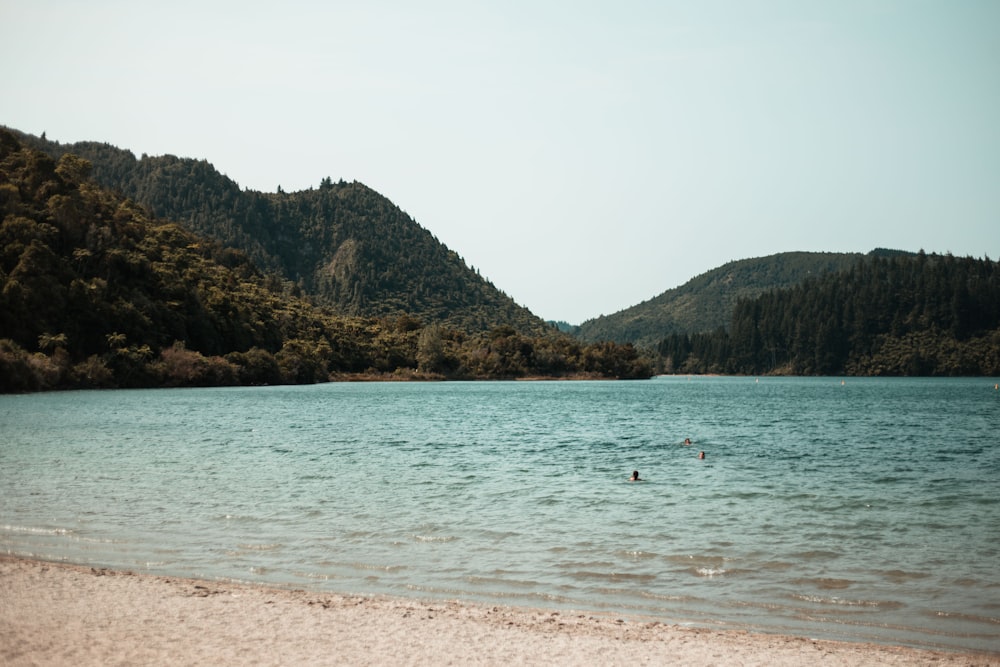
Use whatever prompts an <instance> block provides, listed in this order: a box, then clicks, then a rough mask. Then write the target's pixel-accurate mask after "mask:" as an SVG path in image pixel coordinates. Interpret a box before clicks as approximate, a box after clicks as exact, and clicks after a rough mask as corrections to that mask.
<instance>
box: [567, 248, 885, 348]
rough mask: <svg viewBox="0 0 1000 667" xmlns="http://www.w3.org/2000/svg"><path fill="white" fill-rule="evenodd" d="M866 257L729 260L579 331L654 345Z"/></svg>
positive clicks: (717, 323) (588, 337)
mask: <svg viewBox="0 0 1000 667" xmlns="http://www.w3.org/2000/svg"><path fill="white" fill-rule="evenodd" d="M873 252H874V253H876V254H893V252H894V251H883V250H876V251H873ZM861 257H862V255H861V254H859V253H826V252H786V253H780V254H776V255H770V256H768V257H757V258H754V259H743V260H739V261H735V262H729V263H728V264H724V265H723V266H720V267H719V268H717V269H713V270H711V271H708V272H706V273H703V274H701V275H700V276H697V277H695V278H692V279H691V280H689V281H688V282H687V283H685V284H684V285H681V286H680V287H676V288H674V289H670V290H667V291H666V292H663V293H662V294H660V295H659V296H656V297H653V298H652V299H650V300H648V301H644V302H642V303H640V304H637V305H635V306H632V307H630V308H626V309H625V310H622V311H619V312H617V313H614V314H612V315H602V316H601V317H598V318H595V319H592V320H588V321H586V322H584V323H583V324H581V325H580V327H579V328H578V329H577V331H576V332H575V333H576V335H577V336H578V337H579V338H580V339H581V340H584V341H597V340H613V341H617V342H620V343H633V344H635V345H637V346H639V347H645V348H650V347H654V346H655V345H656V344H657V343H658V342H659V341H660V340H661V339H662V338H664V337H665V336H667V335H669V334H674V333H698V332H703V331H714V330H715V329H717V328H719V327H725V326H728V325H729V321H730V318H731V317H732V313H733V308H734V307H735V306H736V303H737V301H739V300H740V299H745V298H751V297H755V296H757V295H759V294H763V293H764V292H766V291H768V290H771V289H776V288H781V287H789V286H792V285H796V284H799V283H801V282H802V281H803V280H805V279H806V278H809V277H811V276H818V275H822V274H824V273H827V272H831V271H843V270H846V269H848V268H850V267H851V266H852V265H854V264H855V263H856V262H857V261H858V260H859V259H860V258H861Z"/></svg>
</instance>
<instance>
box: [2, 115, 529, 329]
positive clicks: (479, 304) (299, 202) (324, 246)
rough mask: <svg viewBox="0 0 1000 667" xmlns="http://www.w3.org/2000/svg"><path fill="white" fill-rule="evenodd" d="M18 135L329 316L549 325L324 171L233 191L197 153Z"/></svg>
mask: <svg viewBox="0 0 1000 667" xmlns="http://www.w3.org/2000/svg"><path fill="white" fill-rule="evenodd" d="M15 133H16V132H15ZM16 134H19V133H16ZM19 136H20V137H21V138H22V140H23V141H25V142H26V143H28V144H29V145H30V146H32V147H34V148H37V149H39V150H42V151H44V152H46V153H48V154H49V155H50V156H52V157H53V159H56V160H58V159H59V158H60V157H61V156H62V155H64V154H66V153H72V154H74V155H78V156H80V157H83V158H85V159H87V160H89V161H90V162H91V163H92V164H93V178H94V179H95V180H96V181H97V182H98V183H99V184H101V185H102V186H104V187H106V188H109V189H111V190H114V191H117V192H120V193H122V194H124V195H125V196H127V197H129V198H131V199H134V200H135V201H137V202H139V203H140V204H142V205H143V206H146V207H148V208H149V209H150V211H151V213H152V214H153V215H155V216H157V217H160V218H166V219H170V220H174V221H177V222H179V223H181V224H183V225H184V226H185V227H187V228H188V229H190V230H192V231H194V232H197V233H199V234H204V235H206V236H209V237H211V238H214V239H217V240H218V241H219V242H221V243H222V244H223V245H225V246H227V247H231V248H236V249H238V250H241V251H242V252H244V253H246V254H247V255H248V256H249V257H250V258H251V259H252V260H253V261H254V262H255V263H257V265H258V266H259V267H261V268H262V269H264V270H266V271H273V272H277V273H278V274H279V275H280V276H281V277H283V278H284V279H285V280H287V281H290V282H291V283H292V284H293V285H294V286H295V287H296V288H297V289H298V290H300V292H301V293H304V294H306V295H308V296H309V297H310V298H312V299H313V300H314V301H315V302H316V303H317V304H319V305H323V306H329V307H331V308H333V309H334V310H335V311H336V312H338V313H339V314H342V315H351V316H363V317H396V316H400V315H404V314H406V315H409V316H413V317H416V318H418V319H420V320H421V321H423V322H424V323H438V324H443V325H446V326H450V327H455V328H459V329H462V330H464V331H468V332H475V331H486V330H489V329H490V328H492V327H495V326H499V325H504V326H511V327H513V328H514V329H515V330H517V331H519V332H521V333H525V334H532V335H533V334H540V333H542V332H543V331H545V330H546V329H547V328H548V327H547V326H546V325H545V323H544V322H543V321H542V320H541V319H540V318H538V317H536V316H535V315H533V314H532V313H531V312H530V311H528V310H527V309H526V308H524V307H522V306H519V305H518V304H516V303H515V302H514V301H513V299H511V298H510V297H508V296H507V295H506V294H504V293H502V292H501V291H500V290H498V289H497V288H496V287H495V286H494V285H493V284H491V283H490V282H489V281H487V280H485V279H484V278H483V277H482V276H480V275H479V274H478V273H477V272H476V271H474V270H472V269H471V268H470V267H469V266H468V265H466V263H465V261H463V259H462V258H461V257H459V256H458V254H456V253H455V252H454V251H452V250H449V249H448V248H447V247H446V246H445V245H443V244H442V243H440V242H439V241H438V240H437V239H436V238H435V237H434V236H433V235H432V234H431V233H430V232H428V231H427V230H426V229H424V228H423V227H421V226H420V225H419V224H417V223H416V222H415V221H413V220H412V219H411V218H410V217H409V216H408V215H407V214H406V213H404V212H403V211H402V210H400V209H399V208H398V207H397V206H395V205H394V204H393V203H392V202H390V201H389V200H388V199H386V198H385V197H383V196H382V195H380V194H379V193H377V192H375V191H374V190H372V189H371V188H368V187H366V186H364V185H362V184H361V183H357V182H353V183H346V182H343V181H341V182H338V183H334V182H332V181H331V180H330V179H324V180H323V181H322V182H321V183H320V185H319V187H318V188H317V189H310V190H305V191H301V192H293V193H285V192H281V191H280V190H279V192H278V193H276V194H270V193H261V192H255V191H251V190H241V189H240V188H239V186H238V185H237V184H236V183H235V182H234V181H232V180H231V179H229V178H228V177H226V176H224V175H222V174H220V173H219V172H218V171H217V170H216V169H215V168H214V167H213V166H212V165H211V164H209V163H208V162H206V161H204V160H193V159H187V158H178V157H175V156H172V155H164V156H160V157H148V156H145V155H144V156H142V158H141V159H137V158H136V157H135V155H134V154H132V153H131V152H130V151H127V150H122V149H120V148H116V147H114V146H110V145H108V144H102V143H95V142H81V143H75V144H59V143H56V142H52V141H48V140H45V139H42V138H38V137H33V136H30V135H24V134H19Z"/></svg>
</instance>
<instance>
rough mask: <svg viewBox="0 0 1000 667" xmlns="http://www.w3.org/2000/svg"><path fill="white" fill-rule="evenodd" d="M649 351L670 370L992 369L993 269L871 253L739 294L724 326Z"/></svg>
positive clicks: (996, 337) (999, 313) (996, 291)
mask: <svg viewBox="0 0 1000 667" xmlns="http://www.w3.org/2000/svg"><path fill="white" fill-rule="evenodd" d="M658 351H659V353H660V355H661V356H662V358H663V364H664V368H665V370H667V371H668V372H677V373H727V374H752V375H756V374H768V373H772V374H791V375H931V376H947V375H994V376H995V375H1000V267H998V266H997V264H996V263H995V262H993V261H991V260H990V259H989V258H985V259H974V258H970V257H965V258H958V257H953V256H951V255H933V254H932V255H928V254H925V253H923V252H920V253H918V254H916V255H909V254H896V253H875V254H872V255H870V256H867V257H865V258H864V259H862V260H861V261H859V262H857V263H856V264H855V265H854V266H853V267H851V268H850V269H848V270H847V271H843V272H838V273H829V274H826V275H823V276H819V277H815V278H810V279H807V280H806V281H804V282H803V283H801V284H800V285H797V286H795V287H791V288H786V289H780V290H772V291H769V292H767V293H765V294H763V295H761V296H759V297H756V298H753V299H743V300H741V301H739V302H738V303H737V305H736V307H735V309H734V311H733V315H732V319H731V321H730V323H729V328H728V330H726V329H724V328H719V329H717V330H716V331H714V332H710V333H699V334H672V335H670V336H667V337H666V338H664V339H663V340H662V341H661V342H660V344H659V346H658Z"/></svg>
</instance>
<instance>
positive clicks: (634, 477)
mask: <svg viewBox="0 0 1000 667" xmlns="http://www.w3.org/2000/svg"><path fill="white" fill-rule="evenodd" d="M628 481H630V482H641V481H642V478H641V477H639V471H638V470H633V471H632V476H631V477H629V480H628Z"/></svg>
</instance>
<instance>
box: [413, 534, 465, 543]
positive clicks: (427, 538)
mask: <svg viewBox="0 0 1000 667" xmlns="http://www.w3.org/2000/svg"><path fill="white" fill-rule="evenodd" d="M413 539H415V540H416V541H417V542H454V541H455V540H457V539H458V538H457V537H455V536H454V535H414V536H413Z"/></svg>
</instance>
